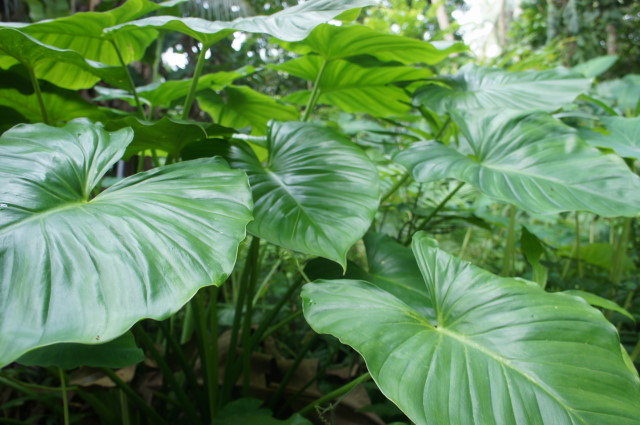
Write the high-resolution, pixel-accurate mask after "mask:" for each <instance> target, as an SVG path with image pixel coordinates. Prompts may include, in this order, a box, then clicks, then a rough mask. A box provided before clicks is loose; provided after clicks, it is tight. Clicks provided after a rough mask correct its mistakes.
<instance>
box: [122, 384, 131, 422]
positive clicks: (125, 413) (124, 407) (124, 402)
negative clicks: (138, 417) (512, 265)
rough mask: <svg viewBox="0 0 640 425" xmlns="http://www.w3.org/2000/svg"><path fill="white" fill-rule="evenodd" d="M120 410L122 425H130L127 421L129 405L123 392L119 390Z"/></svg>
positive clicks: (128, 420)
mask: <svg viewBox="0 0 640 425" xmlns="http://www.w3.org/2000/svg"><path fill="white" fill-rule="evenodd" d="M120 410H121V413H122V425H131V420H130V419H129V403H128V402H127V396H126V394H125V393H124V391H122V390H120Z"/></svg>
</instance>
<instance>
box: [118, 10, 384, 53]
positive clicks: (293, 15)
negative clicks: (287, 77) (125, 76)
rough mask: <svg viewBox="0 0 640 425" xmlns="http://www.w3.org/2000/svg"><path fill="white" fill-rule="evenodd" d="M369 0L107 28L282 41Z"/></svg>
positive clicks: (211, 39) (205, 39)
mask: <svg viewBox="0 0 640 425" xmlns="http://www.w3.org/2000/svg"><path fill="white" fill-rule="evenodd" d="M375 4H376V2H375V1H372V0H310V1H307V2H304V3H302V4H299V5H297V6H293V7H289V8H286V9H284V10H282V11H280V12H276V13H274V14H273V15H269V16H251V17H248V18H238V19H236V20H235V21H231V22H224V21H207V20H205V19H200V18H176V17H174V16H154V17H151V18H146V19H141V20H138V21H133V22H127V23H124V24H120V25H117V26H114V27H113V28H109V29H108V31H110V32H113V33H116V34H122V33H127V32H133V33H137V32H139V31H140V30H144V29H147V28H156V29H165V30H169V31H177V32H180V33H182V34H186V35H188V36H190V37H193V38H195V39H196V40H198V41H200V42H201V43H202V44H204V45H205V46H211V45H213V44H214V43H216V42H218V41H220V40H222V39H223V38H225V37H227V36H228V35H230V34H233V32H234V31H246V32H251V33H263V34H269V35H271V36H273V37H276V38H279V39H281V40H285V41H298V40H302V39H303V38H305V37H306V36H307V35H309V33H310V32H311V30H312V29H313V28H315V27H316V26H317V25H319V24H321V23H323V22H326V21H328V20H330V19H332V18H334V17H336V16H338V15H339V14H341V13H342V12H344V11H346V10H349V9H355V8H358V7H365V6H373V5H375Z"/></svg>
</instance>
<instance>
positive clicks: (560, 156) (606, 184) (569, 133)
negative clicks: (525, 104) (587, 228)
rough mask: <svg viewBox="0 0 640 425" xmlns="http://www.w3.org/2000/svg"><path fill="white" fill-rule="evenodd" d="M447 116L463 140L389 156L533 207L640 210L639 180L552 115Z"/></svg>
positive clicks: (422, 174) (432, 176) (421, 173)
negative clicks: (458, 145) (462, 143)
mask: <svg viewBox="0 0 640 425" xmlns="http://www.w3.org/2000/svg"><path fill="white" fill-rule="evenodd" d="M452 116H453V117H454V119H455V121H456V122H457V123H458V125H459V126H460V129H461V130H462V133H463V134H464V136H465V138H466V140H467V143H468V146H462V147H461V148H459V149H456V148H454V147H452V146H445V145H442V144H440V143H436V142H433V141H428V142H419V143H416V144H413V145H412V146H410V147H409V148H408V149H406V150H404V151H402V152H400V153H399V154H398V155H397V156H396V157H395V159H396V161H398V162H399V163H401V164H402V165H404V166H405V167H407V168H408V169H410V170H412V175H413V177H414V178H415V179H416V180H417V181H419V182H427V181H433V180H439V179H443V178H447V177H451V178H456V179H459V180H463V181H466V182H468V183H471V184H472V185H474V186H476V187H477V188H478V189H480V190H481V191H482V192H484V193H485V194H487V195H489V196H491V197H493V198H496V199H499V200H501V201H504V202H508V203H511V204H514V205H517V206H518V207H520V208H522V209H525V210H527V211H530V212H533V213H542V214H550V213H558V212H562V211H590V212H593V213H595V214H599V215H602V216H605V217H617V216H634V215H636V214H637V213H638V212H640V178H638V176H636V175H635V174H633V173H632V172H631V171H630V170H629V168H628V167H627V165H626V164H625V163H624V161H623V160H622V159H620V158H619V157H618V156H616V155H606V154H603V153H601V152H600V151H598V150H597V149H595V148H592V147H590V146H588V145H587V144H586V143H584V142H583V141H582V140H580V139H579V138H578V137H577V134H576V132H575V131H574V130H573V129H572V128H570V127H567V126H565V125H564V124H562V123H561V122H560V121H558V120H556V119H555V118H552V117H550V116H549V115H547V114H545V113H533V114H526V113H521V112H517V111H516V112H513V111H512V112H501V113H500V114H499V115H497V116H496V115H495V114H494V113H490V112H488V113H479V112H478V113H475V114H456V113H454V114H452Z"/></svg>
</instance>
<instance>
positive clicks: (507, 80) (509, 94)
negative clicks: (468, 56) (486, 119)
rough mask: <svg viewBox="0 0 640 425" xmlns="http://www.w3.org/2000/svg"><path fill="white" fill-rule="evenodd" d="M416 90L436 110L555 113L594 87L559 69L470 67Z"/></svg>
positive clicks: (417, 97) (581, 78)
mask: <svg viewBox="0 0 640 425" xmlns="http://www.w3.org/2000/svg"><path fill="white" fill-rule="evenodd" d="M437 80H438V81H440V82H441V83H444V84H443V85H440V84H430V85H427V86H424V87H422V88H420V89H418V90H416V93H415V98H416V99H417V100H418V102H420V103H421V104H423V105H424V106H427V107H429V108H431V109H433V110H435V111H438V112H444V111H460V110H464V111H473V110H478V109H480V110H482V109H519V110H534V109H540V110H544V111H554V110H556V109H558V108H559V107H561V106H563V105H566V104H567V103H571V102H572V101H573V100H574V99H575V98H576V97H577V96H578V95H580V94H582V93H584V92H586V91H587V90H589V88H590V87H591V79H588V78H584V77H583V76H582V74H577V73H573V72H571V71H569V70H566V69H562V68H558V69H551V70H547V71H523V72H508V71H504V70H502V69H498V68H484V67H480V66H477V65H473V64H468V65H465V66H463V67H462V68H460V70H459V71H458V72H457V73H456V74H455V75H451V76H449V77H441V78H438V79H437Z"/></svg>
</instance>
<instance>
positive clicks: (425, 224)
mask: <svg viewBox="0 0 640 425" xmlns="http://www.w3.org/2000/svg"><path fill="white" fill-rule="evenodd" d="M464 184H465V183H464V182H460V183H459V184H458V185H457V186H456V187H455V188H454V189H453V190H452V191H451V192H450V193H449V194H448V195H447V196H446V197H445V198H444V199H443V200H442V201H440V203H439V204H438V205H437V206H436V207H435V208H434V210H433V211H431V214H429V215H428V216H427V217H426V218H425V219H424V220H423V221H422V223H420V225H419V226H417V228H416V231H420V230H424V228H425V227H426V226H427V224H429V222H430V221H431V220H432V219H433V217H435V216H436V214H438V213H439V212H440V210H442V208H444V206H445V205H447V202H449V200H451V198H453V196H454V195H455V194H456V193H458V191H459V190H460V189H462V186H464Z"/></svg>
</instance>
